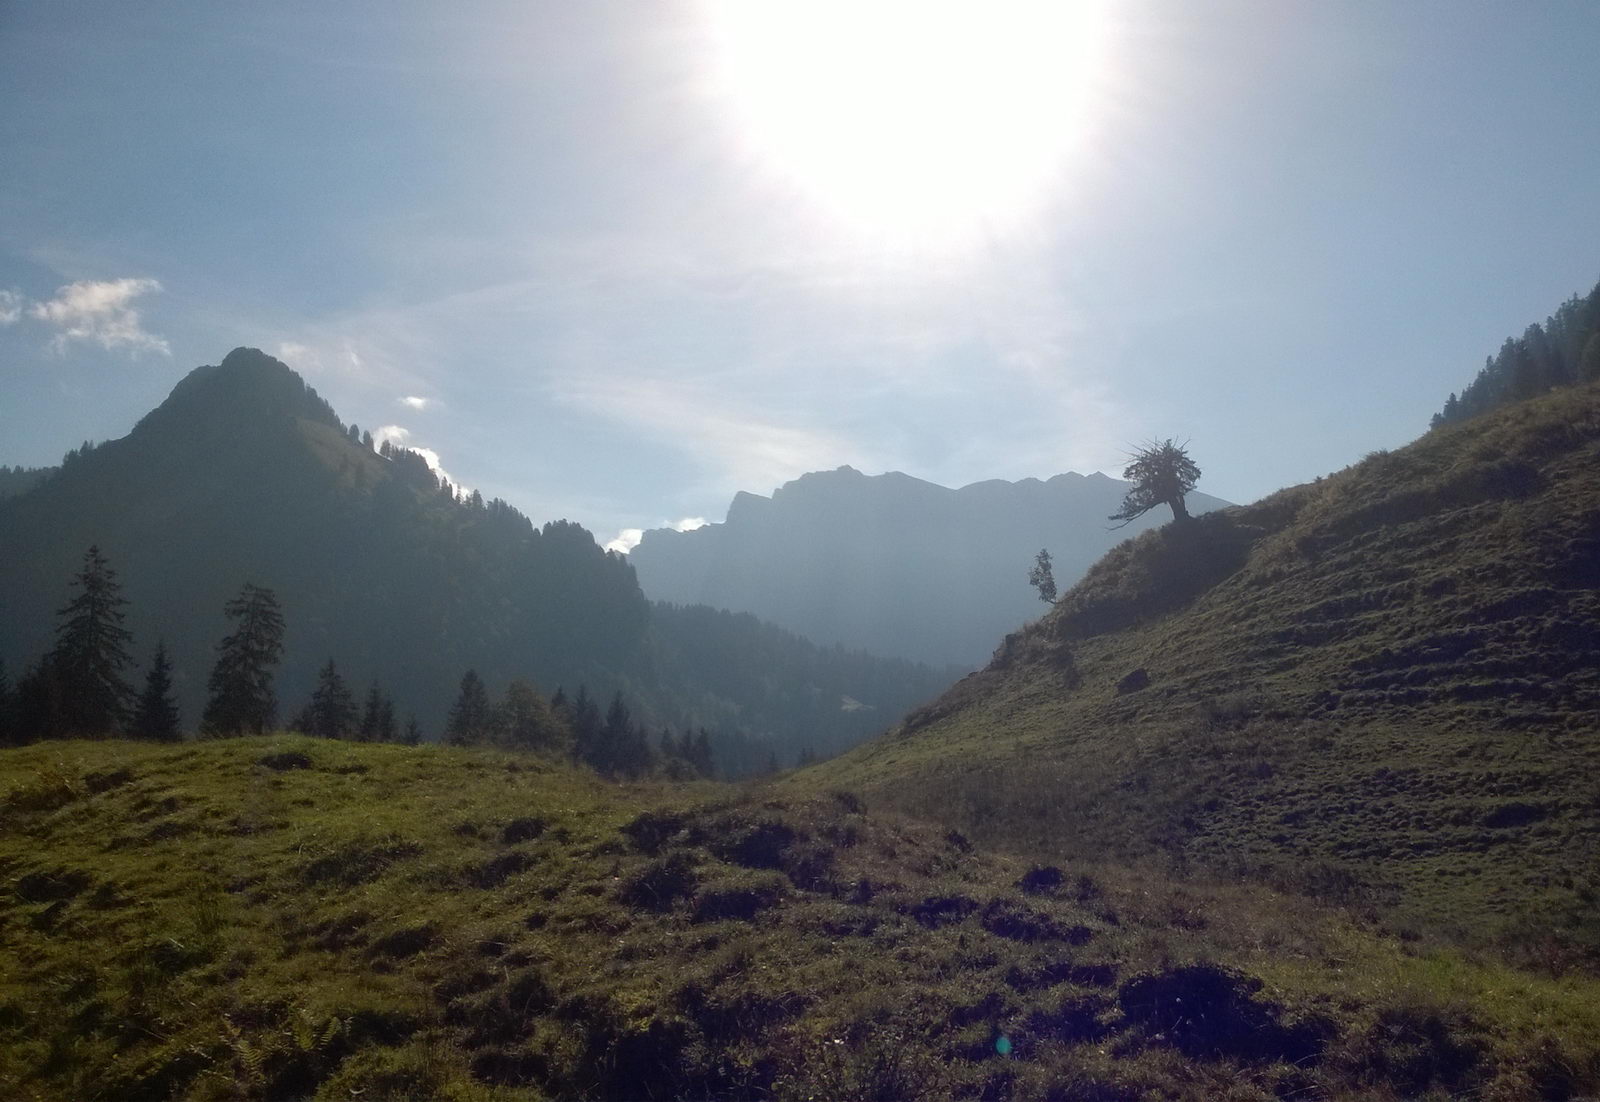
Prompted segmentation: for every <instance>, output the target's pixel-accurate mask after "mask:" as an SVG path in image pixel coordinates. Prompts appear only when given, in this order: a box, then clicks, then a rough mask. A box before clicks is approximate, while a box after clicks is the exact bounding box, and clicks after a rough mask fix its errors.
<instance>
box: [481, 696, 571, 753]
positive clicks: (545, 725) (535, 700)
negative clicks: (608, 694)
mask: <svg viewBox="0 0 1600 1102" xmlns="http://www.w3.org/2000/svg"><path fill="white" fill-rule="evenodd" d="M496 726H497V727H498V733H499V739H500V741H502V742H504V743H505V744H506V745H508V746H511V747H513V748H515V749H518V750H538V751H542V752H545V753H552V754H559V753H565V752H566V751H567V750H568V746H567V741H568V739H567V732H566V726H565V724H564V723H563V722H562V721H561V719H560V718H559V717H558V716H557V714H556V713H555V712H554V711H553V710H552V709H551V707H550V705H549V704H548V703H547V702H546V701H545V699H544V697H543V696H541V695H539V690H538V689H536V688H534V687H533V686H532V685H530V684H528V682H526V681H524V680H523V679H522V678H520V677H519V678H515V679H513V680H512V682H511V684H510V685H508V686H506V696H505V700H504V701H502V702H501V704H500V709H499V722H498V723H497V725H496Z"/></svg>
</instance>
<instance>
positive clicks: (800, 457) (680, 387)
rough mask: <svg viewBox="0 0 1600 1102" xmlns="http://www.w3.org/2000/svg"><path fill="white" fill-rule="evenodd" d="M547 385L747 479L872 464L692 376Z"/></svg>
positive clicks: (588, 378)
mask: <svg viewBox="0 0 1600 1102" xmlns="http://www.w3.org/2000/svg"><path fill="white" fill-rule="evenodd" d="M553 387H554V391H555V397H556V398H557V400H558V401H561V402H563V403H565V404H568V405H573V406H576V407H579V408H581V409H583V410H585V411H587V412H589V413H591V414H594V415H597V416H600V417H604V418H608V419H612V420H615V421H619V422H621V423H623V424H626V425H628V426H629V427H630V428H632V429H634V430H635V431H638V432H641V433H643V434H645V435H647V436H649V437H651V438H653V439H654V440H656V441H659V442H664V443H668V444H672V445H675V446H677V447H679V448H682V449H683V450H685V451H689V452H692V453H693V454H695V455H697V456H700V457H703V459H704V460H706V461H709V462H710V463H712V464H713V465H714V466H715V467H717V468H719V469H721V470H732V471H738V472H740V473H741V474H742V475H743V477H744V478H745V479H747V480H748V481H749V483H750V484H751V485H754V486H759V487H767V486H776V485H779V484H780V483H783V482H786V481H788V480H789V479H792V478H795V477H797V476H799V475H801V474H804V473H805V472H807V471H811V470H816V469H818V468H819V467H824V466H826V467H835V466H838V465H839V464H840V463H844V462H850V463H857V464H864V465H866V466H873V465H874V464H873V458H874V457H873V456H871V455H869V454H865V453H864V452H863V449H861V448H859V447H858V446H857V445H855V444H854V443H852V442H851V441H849V440H846V439H845V438H843V437H842V436H839V435H837V434H835V433H833V432H830V431H828V430H825V429H811V428H805V427H802V426H800V425H796V424H786V423H784V422H783V421H781V420H779V419H777V418H775V417H772V416H770V415H763V414H762V413H761V412H760V411H759V410H757V409H753V408H747V407H745V406H743V405H741V404H740V403H738V402H737V401H734V400H731V399H730V398H728V397H727V396H726V395H723V394H717V393H713V392H711V391H709V390H702V389H699V388H697V387H696V386H695V385H694V384H692V383H678V382H674V381H670V380H664V379H637V378H635V379H610V378H600V377H596V376H595V375H585V376H577V377H566V378H561V379H557V380H555V381H554V383H553Z"/></svg>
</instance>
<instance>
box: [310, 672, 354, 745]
mask: <svg viewBox="0 0 1600 1102" xmlns="http://www.w3.org/2000/svg"><path fill="white" fill-rule="evenodd" d="M355 724H356V702H355V698H354V697H353V696H351V695H350V689H349V687H348V686H347V685H346V684H345V683H344V678H343V677H340V676H339V668H338V667H337V666H336V665H334V662H333V659H331V658H330V659H328V664H327V665H326V666H323V667H322V669H321V670H320V671H319V672H318V673H317V687H316V689H315V690H313V691H312V693H311V703H310V705H308V706H307V708H306V712H305V728H304V729H305V732H306V734H308V735H316V736H317V737H318V738H344V737H346V736H347V735H349V734H350V733H351V731H352V730H353V729H354V727H355Z"/></svg>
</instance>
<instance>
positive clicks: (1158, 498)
mask: <svg viewBox="0 0 1600 1102" xmlns="http://www.w3.org/2000/svg"><path fill="white" fill-rule="evenodd" d="M1122 477H1123V478H1125V479H1127V480H1128V481H1129V482H1132V483H1133V485H1132V486H1131V487H1129V488H1128V492H1127V493H1126V494H1125V495H1124V496H1123V498H1122V508H1121V509H1118V510H1117V511H1116V512H1115V513H1112V514H1111V515H1110V516H1109V517H1107V518H1106V519H1107V520H1117V521H1121V522H1122V524H1117V525H1113V527H1116V528H1121V527H1122V526H1123V525H1124V524H1127V523H1128V522H1129V521H1133V520H1137V519H1138V518H1139V517H1142V516H1144V515H1145V514H1146V513H1148V512H1149V511H1150V510H1151V509H1154V508H1155V507H1156V506H1157V505H1166V506H1169V507H1170V508H1171V509H1172V519H1173V520H1175V521H1186V520H1188V519H1189V510H1188V509H1187V508H1185V507H1184V504H1183V498H1184V495H1185V494H1187V493H1188V492H1189V491H1190V490H1192V489H1194V486H1195V483H1196V482H1199V481H1200V468H1199V467H1197V466H1195V462H1194V460H1192V459H1190V458H1189V453H1188V451H1187V450H1186V445H1184V444H1174V443H1173V442H1172V441H1171V440H1162V441H1160V442H1157V441H1154V440H1152V441H1151V442H1150V443H1149V444H1147V445H1145V446H1144V447H1142V448H1140V449H1139V450H1138V451H1137V452H1135V453H1134V454H1133V457H1132V459H1131V460H1129V462H1128V465H1127V466H1126V467H1125V468H1123V471H1122Z"/></svg>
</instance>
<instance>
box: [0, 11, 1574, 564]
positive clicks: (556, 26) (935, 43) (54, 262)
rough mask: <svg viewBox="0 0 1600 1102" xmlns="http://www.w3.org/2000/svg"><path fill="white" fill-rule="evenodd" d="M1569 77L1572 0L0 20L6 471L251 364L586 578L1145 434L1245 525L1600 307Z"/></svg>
mask: <svg viewBox="0 0 1600 1102" xmlns="http://www.w3.org/2000/svg"><path fill="white" fill-rule="evenodd" d="M911 13H916V14H915V17H914V18H913V17H912V15H911ZM974 13H981V17H980V16H979V15H975V14H974ZM1596 43H1600V4H1596V3H1594V2H1593V0H1576V2H1571V3H1555V2H1543V0H1541V2H1540V3H1535V4H1530V3H1527V2H1525V0H1515V2H1506V3H1462V2H1458V0H1450V2H1426V0H1421V2H1418V0H1406V2H1404V3H1401V2H1395V3H1348V4H1344V3H1310V2H1285V0H1270V2H1269V0H1262V2H1259V3H1224V2H1209V0H1208V2H1207V3H1204V4H1195V3H1189V2H1183V3H1178V2H1172V3H1159V2H1136V3H1126V4H1121V3H1104V4H1094V5H1085V6H1084V7H1083V8H1082V10H1081V11H1079V10H1078V9H1074V8H1071V7H1070V5H1068V4H1067V3H1065V2H1064V0H1061V2H1050V3H1044V4H1024V3H1017V4H1014V5H1010V4H1007V3H1004V2H1001V0H991V2H987V3H985V2H978V3H975V4H973V5H971V6H970V7H969V6H963V5H957V4H940V3H939V2H938V0H923V2H922V3H909V2H906V0H901V2H898V3H885V4H882V5H880V6H878V7H874V6H873V4H872V3H871V2H870V0H855V2H852V3H842V2H839V0H812V2H809V3H798V4H793V5H777V4H768V5H762V4H761V3H759V0H727V2H721V3H714V2H709V0H708V2H706V3H697V2H689V0H682V2H676V3H663V2H660V0H651V2H647V0H637V2H633V3H600V2H594V0H585V2H583V3H575V2H571V0H549V2H543V3H537V2H516V3H505V4H480V3H471V2H460V3H452V4H438V3H427V4H423V3H415V4H406V3H399V2H396V0H383V2H381V3H377V2H374V3H359V2H349V3H339V4H327V3H317V4H297V3H287V2H278V3H272V4H258V3H251V4H245V3H216V2H207V3H190V4H179V3H159V2H154V0H149V2H146V0H141V2H140V3H127V2H126V0H118V2H115V3H89V2H84V3H75V2H62V3H50V2H44V0H0V104H4V105H5V108H4V110H0V463H22V464H44V463H53V462H56V461H58V460H59V458H60V456H61V453H62V452H63V451H65V450H66V449H67V448H68V447H70V446H72V445H74V444H76V443H77V442H79V441H81V440H82V439H84V438H95V439H104V438H107V437H113V436H120V435H122V434H123V433H125V432H126V431H127V430H128V429H129V428H130V427H131V426H132V424H133V422H134V421H135V420H136V419H137V418H138V417H139V415H141V414H142V413H143V412H145V411H146V410H147V409H149V408H150V407H152V406H154V405H155V404H157V403H158V402H159V401H160V400H161V399H162V398H163V397H164V396H165V395H166V393H167V392H168V391H169V390H170V389H171V387H172V385H173V384H174V383H175V382H176V381H177V380H178V379H179V378H180V377H181V376H182V375H183V374H184V373H185V372H187V371H188V370H190V369H191V368H193V367H195V366H197V365H199V364H202V363H216V362H217V361H218V360H219V359H221V357H222V356H223V355H225V354H226V353H227V352H228V350H229V349H231V348H233V347H235V346H236V345H253V346H257V347H260V348H263V349H265V350H267V351H268V352H271V353H273V354H275V355H277V356H279V357H280V358H282V359H284V360H285V361H287V362H288V363H289V364H290V365H291V366H293V367H295V368H296V369H298V370H299V371H301V372H302V373H303V374H304V375H305V376H306V378H307V379H308V380H309V381H310V382H311V383H312V385H314V386H316V387H317V389H318V390H319V391H320V392H321V393H322V394H323V395H324V396H325V397H327V398H328V399H329V400H330V401H332V402H333V404H334V406H335V408H336V409H337V410H338V411H339V412H340V414H341V415H342V416H343V417H344V418H346V419H347V420H350V419H353V420H355V421H357V422H359V423H360V424H361V425H362V426H363V427H367V428H371V429H373V430H377V429H380V428H382V427H384V426H395V427H396V429H397V430H403V431H404V433H405V434H406V436H405V439H407V440H408V441H409V442H410V443H412V444H414V445H417V446H421V447H426V448H430V449H432V450H433V451H435V452H437V453H438V455H439V456H440V457H441V462H442V464H443V466H444V467H445V469H447V470H448V471H449V473H450V474H451V475H452V477H453V478H454V479H455V480H456V481H459V482H463V483H465V484H467V485H470V486H474V487H477V488H479V489H481V490H482V491H483V492H484V493H485V495H487V496H503V497H505V498H507V499H508V500H510V501H511V502H512V503H514V504H516V505H518V506H519V507H521V508H522V509H523V510H524V511H526V512H528V513H529V514H530V515H531V516H532V517H533V518H534V520H535V521H539V522H542V521H544V520H549V519H553V518H555V517H560V516H566V517H571V518H572V519H575V520H578V521H580V522H582V523H584V524H586V525H588V526H589V527H591V528H592V529H593V530H594V531H595V532H596V534H597V535H598V536H599V537H600V539H601V540H602V541H604V540H607V539H610V538H611V537H613V536H615V535H616V534H617V532H618V531H619V530H620V529H622V528H625V527H640V526H644V527H649V526H654V525H658V524H662V523H665V522H672V521H677V520H679V519H681V518H684V517H695V516H703V517H709V518H711V519H713V520H720V519H721V518H722V516H723V513H724V510H725V509H726V507H727V504H728V500H729V498H730V497H731V496H732V494H733V492H734V491H735V490H739V489H748V490H754V491H757V492H768V491H770V490H771V489H772V488H773V487H774V486H775V485H777V484H778V483H780V482H782V481H784V480H787V479H789V478H792V477H795V476H797V475H799V474H801V473H803V472H805V471H808V470H814V469H820V468H831V467H835V466H838V465H840V464H842V463H850V464H852V465H854V466H856V467H859V468H861V469H863V470H865V471H868V472H872V473H876V472H878V471H883V470H903V471H906V472H908V473H911V474H914V475H917V476H919V477H923V478H928V479H931V480H934V481H937V482H941V483H944V484H947V485H960V484H963V483H966V482H972V481H977V480H980V479H985V478H995V477H1000V478H1020V477H1025V476H1030V475H1032V476H1039V477H1047V476H1049V475H1051V474H1055V473H1059V472H1061V471H1063V470H1068V469H1073V470H1079V471H1090V470H1096V469H1101V470H1108V471H1112V472H1115V470H1116V469H1117V468H1118V467H1119V466H1120V459H1121V457H1122V455H1123V453H1124V452H1125V451H1126V449H1127V447H1128V446H1129V445H1130V444H1133V443H1137V442H1139V441H1141V440H1144V439H1147V438H1150V437H1154V436H1163V437H1164V436H1176V437H1179V438H1188V439H1190V440H1191V441H1192V451H1193V454H1194V455H1195V457H1196V458H1197V459H1198V460H1199V462H1200V464H1201V466H1202V468H1203V469H1204V471H1205V478H1204V479H1203V481H1202V483H1201V486H1202V488H1203V489H1205V490H1207V491H1209V492H1211V493H1214V494H1217V495H1219V496H1222V497H1226V498H1230V499H1233V500H1236V501H1246V500H1251V499H1254V498H1256V497H1258V496H1260V495H1262V494H1264V493H1267V492H1270V491H1271V490H1274V489H1276V488H1278V487H1279V486H1282V485H1287V484H1290V483H1294V482H1299V481H1303V480H1306V479H1308V478H1311V477H1314V476H1316V475H1318V474H1321V473H1325V472H1327V471H1330V470H1334V469H1337V468H1339V467H1342V466H1344V465H1346V464H1347V463H1349V462H1351V461H1353V460H1356V459H1359V458H1360V457H1361V456H1362V455H1363V454H1365V453H1366V452H1368V451H1370V450H1372V449H1374V448H1379V447H1393V446H1397V445H1400V444H1403V443H1405V442H1406V441H1408V440H1410V439H1412V438H1413V437H1414V436H1416V435H1417V434H1418V433H1419V432H1420V431H1421V430H1422V429H1423V428H1424V427H1425V426H1426V424H1427V420H1428V417H1429V415H1430V414H1431V413H1432V412H1433V410H1434V409H1436V408H1437V407H1438V406H1439V405H1440V403H1441V402H1442V400H1443V398H1444V396H1445V394H1446V393H1447V392H1449V391H1451V390H1454V389H1458V388H1459V387H1460V386H1461V385H1462V384H1464V383H1465V382H1466V381H1468V380H1469V379H1470V378H1471V376H1472V375H1473V374H1474V372H1475V371H1476V370H1477V369H1478V368H1479V367H1480V366H1481V365H1482V363H1483V360H1484V357H1485V356H1487V355H1489V354H1490V353H1493V352H1494V351H1496V350H1497V349H1498V347H1499V345H1500V343H1501V341H1502V340H1503V339H1504V338H1505V337H1506V336H1508V335H1512V334H1516V333H1520V332H1521V331H1522V329H1523V328H1524V327H1525V326H1526V325H1527V324H1528V323H1529V322H1532V321H1539V320H1543V318H1544V317H1545V316H1546V315H1547V314H1548V313H1549V312H1550V311H1551V310H1552V309H1554V307H1555V306H1556V305H1557V304H1558V303H1560V302H1561V301H1562V300H1563V299H1565V298H1566V297H1567V296H1569V295H1570V294H1572V293H1573V292H1576V291H1587V290H1588V289H1589V288H1590V287H1591V286H1592V285H1593V284H1594V282H1595V281H1596V279H1600V203H1597V200H1600V111H1596V110H1595V107H1596V104H1600V61H1597V60H1596V55H1595V44H1596Z"/></svg>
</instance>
